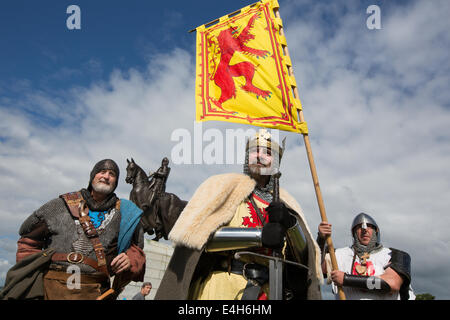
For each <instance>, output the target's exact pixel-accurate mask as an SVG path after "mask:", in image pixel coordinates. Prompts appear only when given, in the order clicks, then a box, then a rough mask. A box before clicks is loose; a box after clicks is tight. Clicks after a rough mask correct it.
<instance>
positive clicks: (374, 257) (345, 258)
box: [325, 247, 415, 300]
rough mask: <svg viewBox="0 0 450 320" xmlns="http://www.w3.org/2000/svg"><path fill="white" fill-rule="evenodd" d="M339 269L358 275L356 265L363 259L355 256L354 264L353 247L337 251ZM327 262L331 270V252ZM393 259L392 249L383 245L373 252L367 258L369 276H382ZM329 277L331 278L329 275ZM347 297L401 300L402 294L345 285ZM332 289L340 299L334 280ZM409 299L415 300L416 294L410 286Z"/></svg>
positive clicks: (352, 298)
mask: <svg viewBox="0 0 450 320" xmlns="http://www.w3.org/2000/svg"><path fill="white" fill-rule="evenodd" d="M335 254H336V260H337V264H338V269H339V270H341V271H343V272H345V273H347V274H351V275H357V274H358V273H357V272H356V271H355V266H356V265H360V264H361V261H360V259H359V257H358V256H356V257H355V262H354V263H353V265H352V262H353V257H354V251H353V249H352V248H351V247H345V248H340V249H337V250H336V251H335ZM325 259H326V262H327V270H331V259H330V256H329V254H327V255H326V257H325ZM390 260H391V250H390V249H389V248H385V247H383V248H382V249H381V250H379V251H377V252H375V253H371V254H370V257H369V258H368V259H367V260H366V266H367V276H380V275H382V274H383V273H384V270H385V269H386V267H387V265H388V264H389V261H390ZM328 279H331V277H330V275H328ZM343 289H344V293H345V297H346V299H347V300H400V294H399V293H398V292H395V293H384V292H377V291H376V290H372V291H369V290H363V289H359V288H352V287H343ZM332 291H333V293H334V295H335V298H336V299H339V295H338V288H337V286H336V285H335V284H334V283H333V282H332ZM409 299H410V300H414V299H415V295H414V293H413V291H412V289H411V288H410V290H409Z"/></svg>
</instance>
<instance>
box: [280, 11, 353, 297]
mask: <svg viewBox="0 0 450 320" xmlns="http://www.w3.org/2000/svg"><path fill="white" fill-rule="evenodd" d="M273 11H274V13H275V16H276V17H277V18H279V19H281V16H280V12H279V10H278V8H274V10H273ZM280 35H281V36H284V30H283V27H282V26H280ZM283 51H284V54H285V55H286V56H289V51H288V48H287V45H284V46H283ZM287 67H288V72H289V75H290V76H292V77H293V76H294V71H293V68H292V66H287ZM293 92H294V98H295V99H298V100H300V97H299V94H298V89H297V87H294V89H293ZM298 115H299V120H300V122H304V121H305V118H304V115H303V110H298ZM303 141H304V143H305V148H306V154H307V157H308V162H309V168H310V170H311V176H312V179H313V183H314V190H315V192H316V198H317V204H318V205H319V211H320V216H321V218H322V221H323V222H327V221H328V219H327V214H326V211H325V205H324V202H323V198H322V192H321V190H320V185H319V178H318V176H317V170H316V165H315V163H314V157H313V154H312V150H311V143H310V141H309V136H308V134H307V133H304V134H303ZM326 243H327V245H328V250H329V252H330V258H331V266H332V269H333V270H338V265H337V260H336V254H335V252H334V245H333V241H332V240H331V236H327V238H326ZM338 294H339V298H340V299H341V300H345V299H346V298H345V293H344V291H343V290H342V287H341V286H338Z"/></svg>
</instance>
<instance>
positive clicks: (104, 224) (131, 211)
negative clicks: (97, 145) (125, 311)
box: [5, 159, 145, 300]
mask: <svg viewBox="0 0 450 320" xmlns="http://www.w3.org/2000/svg"><path fill="white" fill-rule="evenodd" d="M118 179H119V167H118V166H117V164H116V163H115V162H114V161H113V160H111V159H105V160H101V161H99V162H98V163H97V164H95V166H94V168H93V169H92V171H91V173H90V179H89V185H88V188H87V189H81V190H80V191H78V192H72V193H67V194H63V195H61V196H60V197H58V198H56V199H53V200H51V201H49V202H47V203H46V204H44V205H43V206H42V207H40V208H39V209H38V210H36V211H35V212H33V214H31V216H29V217H28V218H27V219H26V220H25V222H24V223H23V224H22V226H21V227H20V230H19V234H20V236H21V237H20V239H19V241H18V246H17V254H16V260H17V262H18V263H17V264H16V265H19V264H20V263H21V262H23V261H25V260H26V259H30V256H31V255H33V254H34V255H36V256H39V255H41V253H42V252H44V253H43V254H44V255H46V254H47V252H49V251H48V249H51V251H50V255H51V261H50V263H49V265H48V267H46V269H45V270H44V275H43V297H41V298H44V299H48V300H64V299H70V300H76V299H80V300H91V299H96V298H98V297H99V296H101V295H102V294H103V293H105V292H106V291H107V290H108V289H110V276H113V275H115V276H116V278H119V277H120V278H121V279H122V280H123V281H130V280H133V281H142V280H143V277H144V272H145V254H144V252H143V250H142V249H143V245H144V233H143V229H142V227H141V225H140V223H139V221H140V215H141V213H142V212H141V210H140V209H139V208H138V207H137V206H135V205H134V204H133V203H132V202H131V201H128V200H125V199H119V198H117V196H116V194H115V193H114V190H115V189H116V187H117V184H118ZM44 249H45V251H43V250H44ZM13 268H14V267H13ZM74 272H75V273H74ZM73 273H74V274H73ZM77 274H78V275H79V278H78V279H77V278H76V275H77ZM71 279H72V280H73V281H72V280H71ZM19 282H20V281H19ZM72 282H73V283H72ZM19 285H20V283H19ZM6 287H7V284H5V288H6ZM13 291H14V290H10V292H13ZM19 298H21V297H19ZM33 298H39V296H34V297H33Z"/></svg>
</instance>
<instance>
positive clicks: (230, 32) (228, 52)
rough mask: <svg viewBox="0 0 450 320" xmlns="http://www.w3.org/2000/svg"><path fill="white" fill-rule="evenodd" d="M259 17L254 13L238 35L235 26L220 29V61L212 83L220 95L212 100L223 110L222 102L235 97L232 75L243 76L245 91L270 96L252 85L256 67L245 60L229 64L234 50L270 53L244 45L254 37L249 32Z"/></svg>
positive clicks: (259, 53)
mask: <svg viewBox="0 0 450 320" xmlns="http://www.w3.org/2000/svg"><path fill="white" fill-rule="evenodd" d="M258 17H259V13H256V14H254V15H253V16H252V17H251V18H250V20H249V22H248V24H247V26H246V27H245V28H244V30H242V32H241V34H240V35H239V36H237V37H236V36H235V35H234V34H235V33H236V32H237V27H235V28H233V27H230V28H228V29H225V30H222V31H221V32H220V33H219V36H218V37H217V40H218V42H219V48H220V52H221V57H220V62H219V65H218V67H217V70H216V73H215V74H214V77H213V80H214V83H215V84H216V85H217V86H218V87H219V88H220V89H221V91H222V92H221V95H220V98H219V100H215V99H213V102H214V103H215V104H216V105H217V106H218V107H219V108H221V109H222V110H223V107H222V103H223V102H225V101H227V100H228V99H230V98H232V97H233V98H235V97H236V86H235V84H234V80H233V77H240V76H244V78H245V84H244V85H243V86H242V87H241V88H242V89H243V90H245V91H247V92H252V93H254V94H256V96H257V97H259V96H261V97H263V98H267V97H269V98H270V95H271V92H270V91H267V90H261V89H259V88H257V87H256V86H255V85H253V83H252V81H253V76H254V75H255V70H256V67H255V66H254V65H253V64H252V63H250V62H248V61H246V62H240V63H236V64H233V65H230V60H231V58H232V57H233V54H234V53H235V52H243V53H244V54H252V55H255V56H256V57H263V58H265V57H266V56H268V55H269V54H270V52H269V51H267V50H258V49H254V48H250V47H247V46H246V43H247V42H248V41H250V40H252V39H254V38H255V36H254V35H252V34H251V33H250V30H251V29H252V28H253V24H254V22H255V20H256V19H257V18H258Z"/></svg>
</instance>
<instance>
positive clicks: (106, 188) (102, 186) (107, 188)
mask: <svg viewBox="0 0 450 320" xmlns="http://www.w3.org/2000/svg"><path fill="white" fill-rule="evenodd" d="M92 189H94V191H95V192H98V193H101V194H110V193H111V192H112V191H113V189H114V186H113V185H111V184H109V185H107V184H106V183H102V182H98V183H92Z"/></svg>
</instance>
